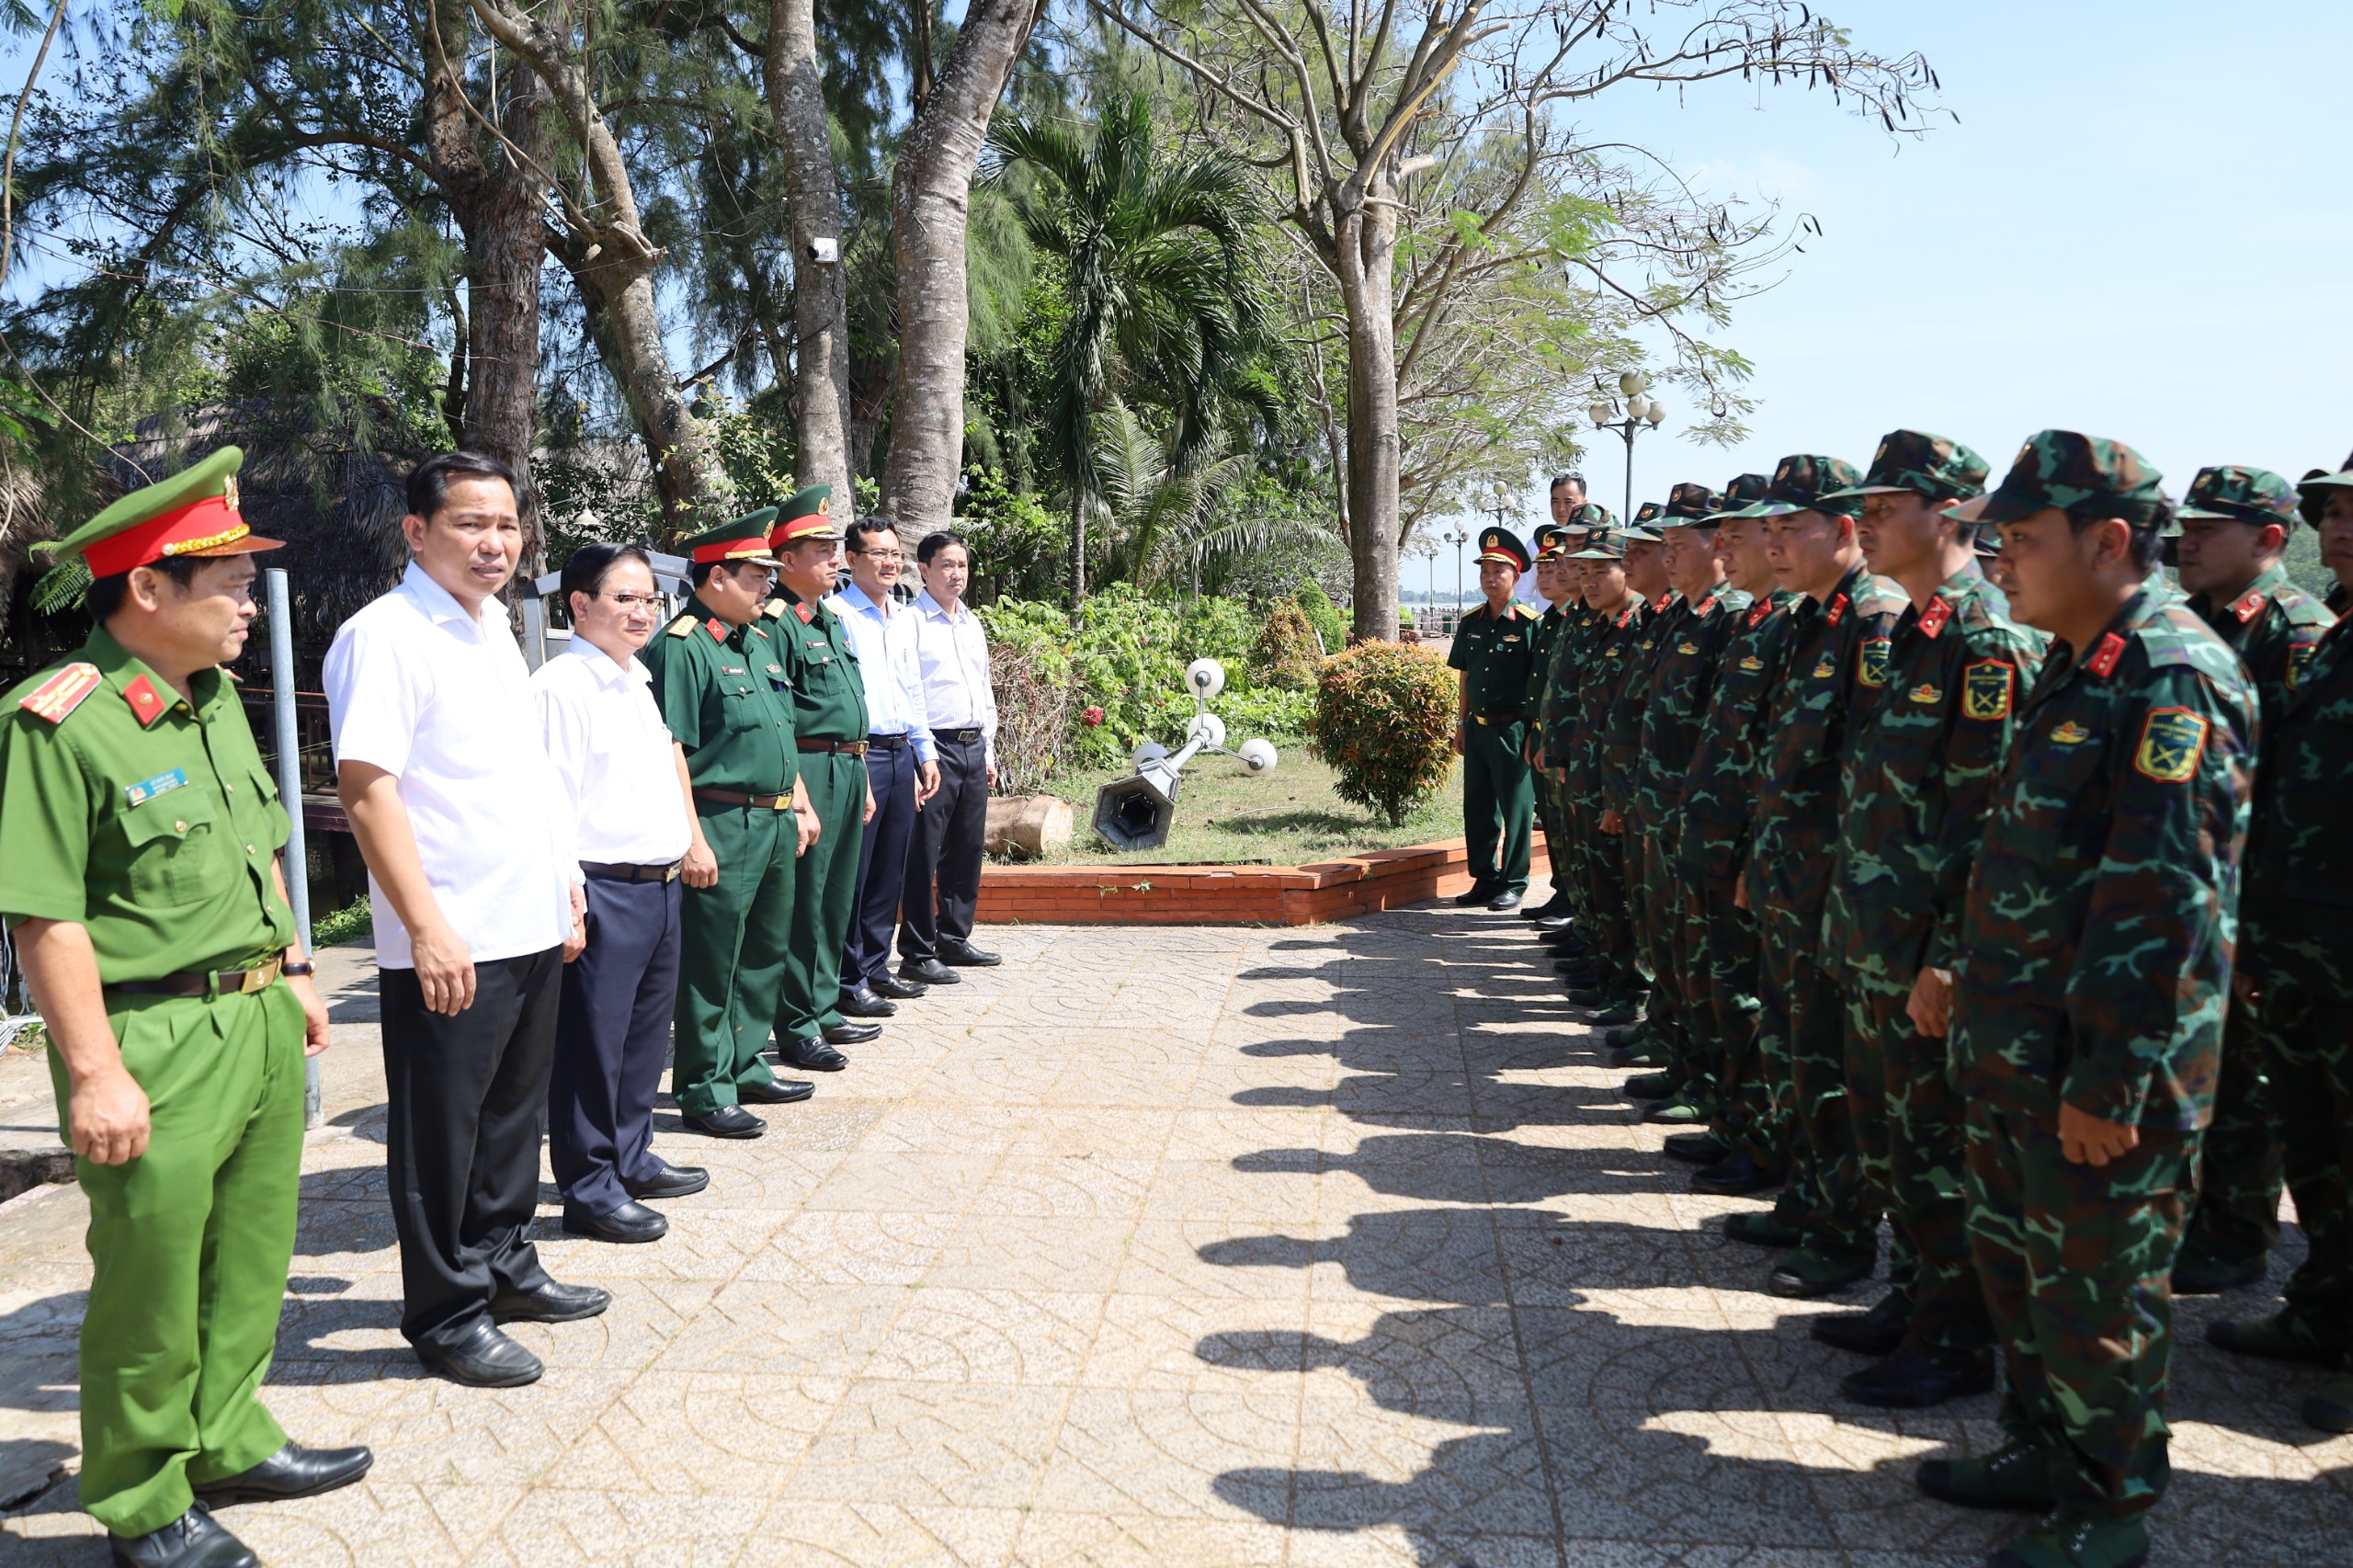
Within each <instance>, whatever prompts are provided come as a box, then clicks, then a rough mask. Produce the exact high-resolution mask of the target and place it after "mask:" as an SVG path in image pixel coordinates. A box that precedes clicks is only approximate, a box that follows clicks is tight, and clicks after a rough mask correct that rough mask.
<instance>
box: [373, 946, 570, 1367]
mask: <svg viewBox="0 0 2353 1568" xmlns="http://www.w3.org/2000/svg"><path fill="white" fill-rule="evenodd" d="M562 971H563V949H560V948H550V949H547V950H546V951H545V952H540V953H528V954H525V955H524V956H523V957H521V958H514V959H498V960H494V961H492V962H490V963H478V964H476V965H474V1005H473V1006H471V1007H468V1008H467V1009H466V1010H465V1011H464V1012H462V1013H460V1014H458V1015H457V1016H456V1017H449V1016H448V1015H447V1014H443V1013H429V1012H427V1011H426V1008H425V993H424V990H423V989H422V988H421V987H420V986H419V985H418V984H417V983H416V971H415V970H413V969H387V970H382V971H379V972H378V975H377V980H376V990H377V994H378V996H379V997H380V998H381V1001H382V1003H383V1012H384V1023H383V1036H384V1088H385V1094H386V1097H387V1099H388V1100H389V1101H390V1102H391V1125H390V1127H389V1128H388V1130H387V1131H386V1136H385V1143H386V1148H385V1166H386V1170H385V1178H386V1180H387V1182H388V1183H389V1185H390V1186H391V1188H392V1230H393V1233H395V1234H396V1235H397V1236H398V1237H399V1238H400V1244H401V1294H402V1296H403V1298H404V1300H405V1302H406V1307H405V1310H404V1312H403V1313H402V1315H401V1333H402V1334H403V1335H406V1336H407V1338H408V1342H409V1343H410V1344H411V1345H415V1346H420V1347H426V1346H446V1345H450V1344H454V1343H455V1342H456V1341H457V1340H458V1339H460V1338H461V1337H462V1336H463V1335H465V1333H466V1331H467V1330H468V1329H470V1328H472V1326H473V1323H474V1320H475V1319H476V1318H479V1317H481V1316H482V1315H483V1313H485V1312H489V1310H490V1299H491V1297H492V1296H494V1295H495V1294H497V1293H499V1292H501V1291H506V1290H536V1289H538V1288H539V1287H540V1286H541V1285H543V1284H545V1283H547V1278H548V1277H547V1274H546V1272H545V1271H544V1270H543V1269H541V1268H540V1258H539V1254H538V1252H537V1251H536V1250H535V1249H534V1248H533V1247H532V1245H531V1244H530V1243H529V1242H528V1241H525V1240H524V1239H523V1232H524V1229H525V1227H527V1226H528V1225H529V1224H530V1222H531V1217H532V1215H533V1214H534V1213H535V1212H537V1211H538V1209H539V1203H540V1110H541V1108H544V1107H545V1106H546V1104H547V1098H548V1068H549V1063H550V1062H551V1059H552V1058H553V1056H554V1053H555V1020H556V1012H557V1008H558V1006H559V1004H560V1001H561V997H562V991H563V980H562Z"/></svg>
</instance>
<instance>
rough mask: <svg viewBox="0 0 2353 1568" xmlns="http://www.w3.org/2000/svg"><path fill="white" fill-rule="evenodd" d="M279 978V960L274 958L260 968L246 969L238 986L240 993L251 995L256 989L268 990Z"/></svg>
mask: <svg viewBox="0 0 2353 1568" xmlns="http://www.w3.org/2000/svg"><path fill="white" fill-rule="evenodd" d="M277 978H278V962H277V960H271V961H270V962H268V963H266V964H264V965H262V966H261V967H260V968H258V969H249V970H247V971H245V978H244V981H243V982H241V983H239V984H238V986H237V991H238V994H241V995H245V996H250V995H252V994H254V993H255V992H256V991H267V990H268V989H269V987H270V983H271V982H273V981H275V980H276V979H277Z"/></svg>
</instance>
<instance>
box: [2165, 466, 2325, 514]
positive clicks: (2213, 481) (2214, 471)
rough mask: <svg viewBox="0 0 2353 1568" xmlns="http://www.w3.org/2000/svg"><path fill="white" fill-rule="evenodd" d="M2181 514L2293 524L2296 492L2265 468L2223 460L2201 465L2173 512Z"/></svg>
mask: <svg viewBox="0 0 2353 1568" xmlns="http://www.w3.org/2000/svg"><path fill="white" fill-rule="evenodd" d="M2175 515H2176V516H2177V517H2226V518H2228V519H2230V520H2231V521H2232V522H2236V523H2254V524H2256V525H2258V526H2260V525H2262V524H2264V523H2278V524H2279V525H2280V526H2281V527H2283V528H2293V527H2295V524H2296V492H2295V490H2294V488H2293V487H2292V486H2291V485H2290V484H2289V483H2288V482H2287V481H2286V480H2284V479H2282V478H2280V477H2279V475H2278V474H2276V473H2274V472H2271V471H2270V470H2269V469H2268V468H2242V467H2240V466H2239V465H2238V464H2236V463H2227V464H2224V465H2222V466H2221V467H2219V468H2201V469H2200V470H2199V471H2198V477H2197V478H2195V479H2193V480H2191V481H2190V482H2189V494H2188V495H2186V496H2184V497H2183V498H2182V503H2181V506H2180V508H2179V510H2178V511H2177V512H2176V514H2175Z"/></svg>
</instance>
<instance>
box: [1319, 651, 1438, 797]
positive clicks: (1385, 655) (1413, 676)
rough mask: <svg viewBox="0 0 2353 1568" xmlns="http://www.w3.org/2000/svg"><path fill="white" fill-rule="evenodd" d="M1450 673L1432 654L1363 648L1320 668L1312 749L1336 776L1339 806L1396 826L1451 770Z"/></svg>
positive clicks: (1326, 663)
mask: <svg viewBox="0 0 2353 1568" xmlns="http://www.w3.org/2000/svg"><path fill="white" fill-rule="evenodd" d="M1454 687H1455V681H1454V675H1453V672H1451V671H1449V669H1448V668H1447V667H1446V662H1445V661H1444V660H1443V659H1440V658H1439V657H1438V654H1437V653H1433V652H1431V651H1429V650H1427V649H1423V648H1412V647H1407V646H1405V645H1404V644H1403V643H1398V642H1366V643H1360V644H1359V645H1358V646H1357V647H1354V648H1350V649H1348V650H1347V651H1346V652H1344V653H1337V654H1336V655H1334V656H1333V657H1332V658H1330V659H1327V660H1325V661H1324V672H1323V675H1322V677H1321V678H1320V679H1319V680H1318V681H1317V683H1316V690H1315V720H1314V726H1313V735H1314V737H1315V748H1316V750H1318V751H1319V752H1321V753H1323V755H1324V760H1325V761H1327V762H1329V763H1330V764H1331V765H1332V767H1333V768H1334V769H1335V770H1336V771H1337V772H1338V774H1339V776H1340V782H1339V785H1338V790H1339V795H1340V798H1341V799H1342V800H1344V801H1354V802H1356V803H1357V804H1358V805H1360V806H1369V807H1370V808H1371V809H1372V810H1374V811H1377V812H1381V815H1382V816H1384V817H1386V818H1387V819H1388V820H1389V822H1390V823H1392V824H1396V823H1402V822H1404V820H1405V817H1406V815H1407V813H1409V812H1412V811H1413V810H1414V808H1415V806H1416V805H1418V804H1419V803H1420V802H1421V801H1423V800H1425V799H1426V798H1427V797H1428V796H1429V795H1430V794H1431V793H1433V792H1434V791H1436V790H1438V788H1439V787H1440V786H1441V785H1443V784H1444V783H1445V782H1446V780H1447V776H1448V775H1449V773H1450V772H1451V771H1452V770H1453V766H1454V756H1453V751H1452V747H1451V745H1450V740H1451V737H1452V735H1453V733H1454V698H1455V692H1454Z"/></svg>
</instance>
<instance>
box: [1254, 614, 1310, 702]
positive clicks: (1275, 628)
mask: <svg viewBox="0 0 2353 1568" xmlns="http://www.w3.org/2000/svg"><path fill="white" fill-rule="evenodd" d="M1323 663H1324V651H1323V650H1322V649H1321V648H1319V647H1318V646H1316V642H1315V629H1314V628H1313V626H1311V625H1309V624H1308V620H1307V617H1306V616H1304V615H1302V613H1300V608H1299V601H1298V600H1297V599H1296V598H1289V599H1278V600H1276V601H1275V608H1272V609H1270V610H1268V611H1267V622H1266V624H1265V625H1264V626H1261V627H1260V628H1259V629H1258V639H1257V641H1256V642H1255V643H1254V644H1253V645H1252V646H1251V649H1250V673H1251V676H1252V677H1253V678H1254V679H1256V680H1258V681H1262V682H1264V683H1265V684H1267V685H1268V686H1271V687H1277V688H1279V689H1280V690H1283V691H1311V690H1313V689H1314V687H1315V676H1316V675H1317V673H1318V671H1319V669H1320V668H1321V666H1322V665H1323Z"/></svg>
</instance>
